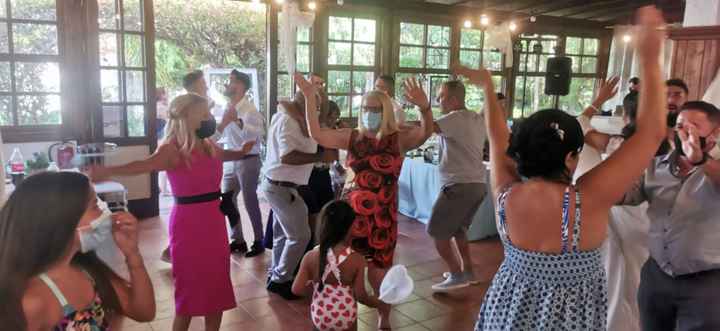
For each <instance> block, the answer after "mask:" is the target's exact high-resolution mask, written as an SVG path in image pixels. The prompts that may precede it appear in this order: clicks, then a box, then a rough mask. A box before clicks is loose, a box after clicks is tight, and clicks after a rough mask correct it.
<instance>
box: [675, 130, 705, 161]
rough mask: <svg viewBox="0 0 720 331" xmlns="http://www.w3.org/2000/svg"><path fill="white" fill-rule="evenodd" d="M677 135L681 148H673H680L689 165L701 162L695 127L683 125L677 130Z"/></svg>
mask: <svg viewBox="0 0 720 331" xmlns="http://www.w3.org/2000/svg"><path fill="white" fill-rule="evenodd" d="M677 134H678V136H680V141H681V142H682V146H675V148H682V150H683V152H685V156H686V157H687V159H688V161H690V163H700V162H702V160H703V157H704V155H703V150H702V145H701V144H700V136H699V135H698V132H697V127H695V125H692V124H691V123H683V126H682V128H679V129H678V130H677Z"/></svg>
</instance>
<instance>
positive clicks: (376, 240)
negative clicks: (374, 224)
mask: <svg viewBox="0 0 720 331" xmlns="http://www.w3.org/2000/svg"><path fill="white" fill-rule="evenodd" d="M369 240H370V247H372V248H374V249H384V248H385V247H386V246H387V245H388V243H389V242H390V232H389V231H388V230H387V229H383V228H375V229H373V230H372V234H370V238H369Z"/></svg>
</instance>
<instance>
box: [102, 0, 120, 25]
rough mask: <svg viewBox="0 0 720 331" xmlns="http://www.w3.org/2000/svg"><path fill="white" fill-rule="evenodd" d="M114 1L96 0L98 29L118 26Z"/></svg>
mask: <svg viewBox="0 0 720 331" xmlns="http://www.w3.org/2000/svg"><path fill="white" fill-rule="evenodd" d="M116 1H117V0H98V25H100V29H110V30H116V29H117V28H118V16H117V12H116V8H117V3H116Z"/></svg>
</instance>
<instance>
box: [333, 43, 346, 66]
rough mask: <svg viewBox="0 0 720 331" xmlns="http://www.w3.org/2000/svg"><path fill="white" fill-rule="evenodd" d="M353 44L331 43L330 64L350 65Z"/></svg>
mask: <svg viewBox="0 0 720 331" xmlns="http://www.w3.org/2000/svg"><path fill="white" fill-rule="evenodd" d="M351 51H352V44H351V43H344V42H329V43H328V64H336V65H337V64H339V65H350V53H351Z"/></svg>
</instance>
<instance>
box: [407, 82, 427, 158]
mask: <svg viewBox="0 0 720 331" xmlns="http://www.w3.org/2000/svg"><path fill="white" fill-rule="evenodd" d="M403 88H404V90H405V99H406V100H407V101H408V102H410V103H412V104H413V105H415V106H417V107H418V108H419V109H420V126H419V127H408V129H407V130H402V131H400V149H401V152H402V153H405V152H407V151H409V150H411V149H415V148H418V147H420V146H421V145H422V144H424V143H425V141H426V140H427V139H428V138H430V136H431V135H432V134H433V129H434V122H433V117H432V110H431V108H430V101H429V100H428V96H427V94H426V93H425V90H423V88H422V86H421V85H420V84H419V83H418V81H417V80H416V79H415V78H408V79H407V80H405V82H404V83H403Z"/></svg>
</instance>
